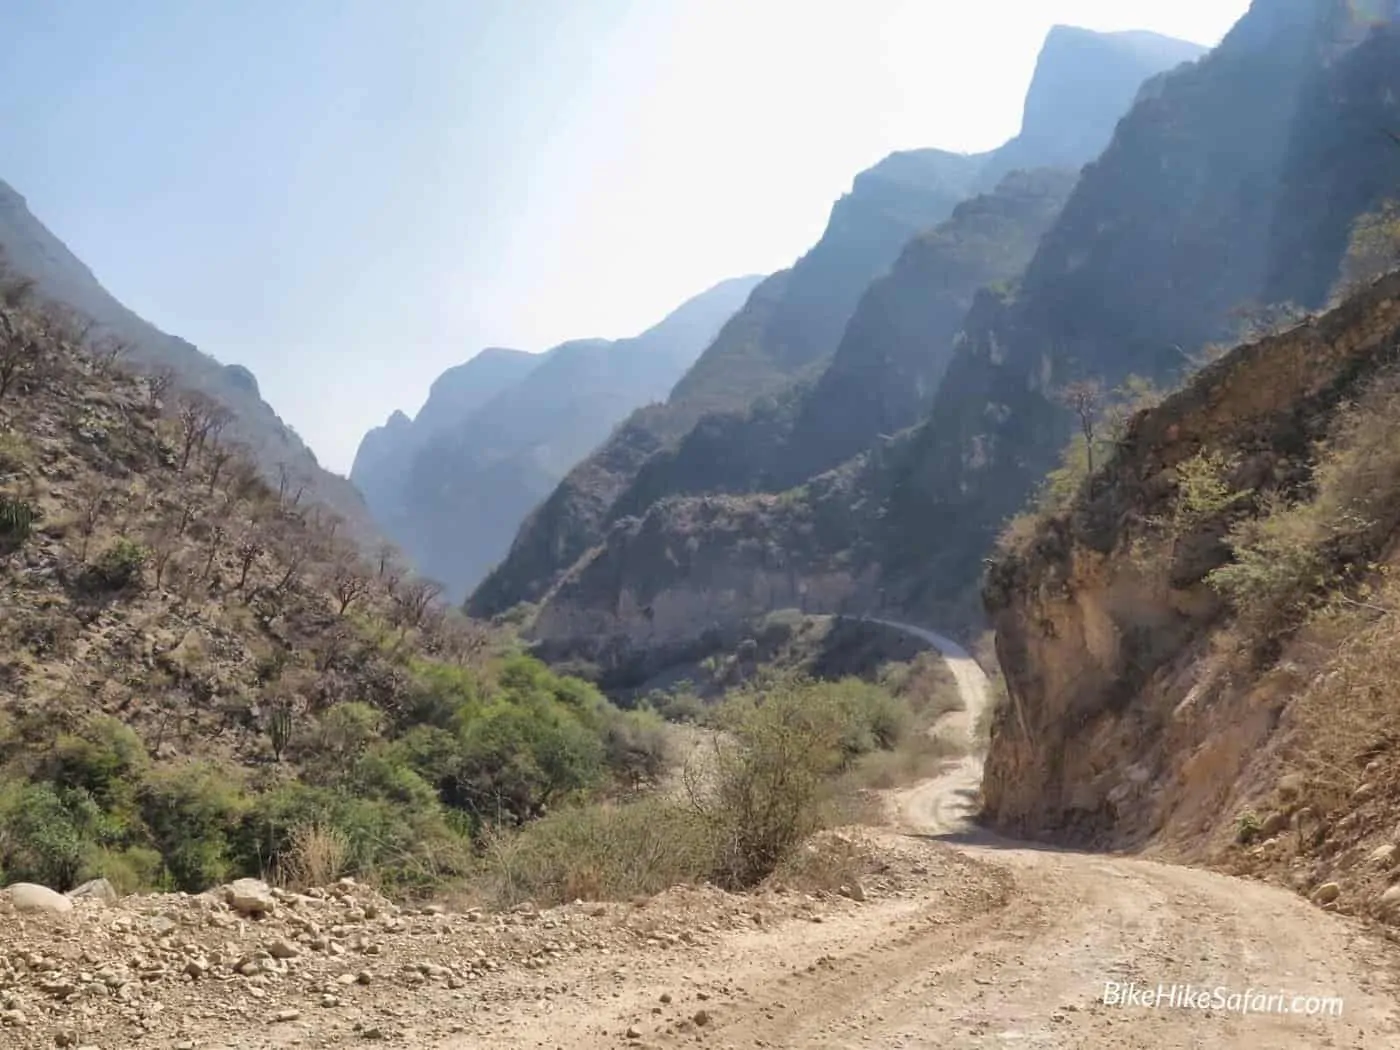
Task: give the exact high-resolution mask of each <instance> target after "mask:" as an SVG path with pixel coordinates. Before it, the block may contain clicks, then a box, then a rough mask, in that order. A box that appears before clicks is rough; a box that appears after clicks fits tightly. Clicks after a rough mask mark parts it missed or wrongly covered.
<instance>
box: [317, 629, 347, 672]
mask: <svg viewBox="0 0 1400 1050" xmlns="http://www.w3.org/2000/svg"><path fill="white" fill-rule="evenodd" d="M354 640H355V630H354V628H353V627H351V626H350V625H349V624H347V623H335V624H332V625H331V627H330V629H329V630H327V631H325V632H323V633H322V634H321V637H320V644H319V645H318V646H317V650H316V661H315V666H316V670H318V671H320V672H321V673H323V674H324V673H325V672H326V671H329V670H330V669H331V668H332V667H333V666H335V664H336V663H337V662H338V661H339V660H340V658H341V657H342V656H344V655H345V654H346V652H348V651H349V649H350V645H351V643H353V642H354Z"/></svg>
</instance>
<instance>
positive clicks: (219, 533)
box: [203, 525, 228, 580]
mask: <svg viewBox="0 0 1400 1050" xmlns="http://www.w3.org/2000/svg"><path fill="white" fill-rule="evenodd" d="M227 539H228V530H227V529H225V528H224V527H223V526H222V525H215V526H214V527H213V528H212V529H210V530H209V553H208V555H207V556H206V557H205V559H204V573H203V577H204V579H206V580H207V579H208V578H209V577H210V575H212V574H213V572H214V559H215V558H217V557H218V556H219V551H221V550H222V549H223V546H224V541H225V540H227Z"/></svg>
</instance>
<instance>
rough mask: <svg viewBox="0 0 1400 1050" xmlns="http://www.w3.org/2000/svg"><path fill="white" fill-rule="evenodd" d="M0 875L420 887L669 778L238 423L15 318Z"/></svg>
mask: <svg viewBox="0 0 1400 1050" xmlns="http://www.w3.org/2000/svg"><path fill="white" fill-rule="evenodd" d="M0 303H3V305H0V376H4V377H5V379H4V382H5V387H6V389H5V395H4V398H3V400H0V559H3V560H0V586H3V591H4V600H3V603H0V637H3V639H4V649H3V651H2V652H0V681H3V699H2V700H0V872H3V876H4V877H5V878H7V879H18V878H27V879H33V880H37V881H42V882H45V883H49V884H53V885H57V886H60V887H65V886H67V885H70V884H72V883H73V882H75V881H77V880H80V879H83V878H87V877H91V876H97V875H105V876H108V877H109V878H111V879H112V880H113V881H114V882H115V883H117V884H118V885H120V886H122V887H125V888H132V887H135V886H139V885H168V886H176V887H179V888H183V889H202V888H204V887H205V886H207V885H209V884H210V883H213V882H217V881H219V880H221V879H225V878H228V877H230V876H233V875H239V874H252V873H259V872H271V873H277V872H280V871H283V870H285V869H288V868H294V867H297V866H302V867H305V866H306V865H307V864H308V863H309V861H310V858H309V854H313V853H314V854H315V855H317V856H319V857H320V858H321V860H320V861H319V862H318V863H319V864H320V865H321V866H322V867H323V868H324V869H325V870H324V871H323V874H326V875H332V874H338V873H342V872H346V873H358V874H362V875H374V876H377V877H379V878H380V879H381V880H383V881H385V882H388V883H393V884H398V885H401V886H403V887H404V888H413V887H418V886H426V885H428V884H431V883H433V882H435V881H436V880H438V879H440V878H442V877H444V876H448V875H451V874H453V873H461V872H464V871H466V870H467V867H468V865H469V862H470V859H471V858H470V849H469V846H470V844H471V841H472V836H474V835H476V834H479V832H480V831H481V829H483V828H484V827H486V826H487V825H493V824H499V823H507V824H510V823H519V822H523V821H525V820H528V819H531V818H533V817H536V816H538V815H540V814H541V813H543V812H545V811H546V810H548V809H550V808H553V807H555V806H557V805H560V804H562V803H564V802H566V801H568V800H571V799H574V798H577V797H584V796H589V795H592V794H596V793H600V792H606V791H607V790H608V789H609V788H610V786H611V785H612V784H614V783H617V782H622V783H634V782H636V781H637V780H638V779H640V778H645V777H646V776H648V775H652V774H654V773H655V771H656V769H657V768H658V767H657V763H658V762H659V756H660V753H661V752H660V748H661V744H660V738H659V736H658V733H657V730H658V728H659V721H658V720H657V719H655V718H654V716H647V715H645V714H642V713H637V712H633V713H624V712H621V711H618V710H617V709H615V708H614V707H612V706H611V705H610V704H608V703H607V702H606V701H605V700H604V699H603V698H602V696H601V695H600V694H598V693H597V691H596V690H594V689H593V688H592V687H590V686H588V685H587V684H585V683H582V682H578V681H575V680H570V679H567V678H563V677H560V676H558V675H555V674H553V673H551V672H549V671H548V670H547V669H545V668H544V666H543V665H541V664H539V663H537V662H535V661H533V660H531V659H528V658H525V657H523V656H520V655H514V654H512V653H511V652H510V651H509V649H508V648H506V647H503V646H502V644H501V641H500V639H497V638H494V637H492V636H490V635H488V634H487V633H486V632H484V631H483V630H482V629H481V628H480V627H479V626H475V625H472V624H470V623H469V622H467V621H466V620H464V619H463V618H461V617H460V616H459V615H457V614H455V613H453V612H452V611H450V610H448V609H447V608H445V607H443V606H442V605H441V603H439V602H438V601H437V600H436V596H437V587H436V585H435V584H433V583H432V582H431V581H427V580H422V579H417V578H414V577H413V576H411V575H410V574H408V573H406V572H405V571H404V570H403V568H402V567H401V566H400V565H399V564H398V563H397V562H396V561H395V559H394V556H393V553H392V552H391V551H389V550H387V549H386V550H383V551H380V552H379V553H378V554H377V556H376V557H374V558H373V559H369V560H367V559H365V558H364V557H362V556H361V555H360V554H359V553H358V552H357V550H356V548H355V547H354V546H353V545H352V544H351V543H350V542H349V541H348V540H347V539H346V538H345V536H344V531H345V530H344V529H343V527H342V525H341V522H340V520H339V519H338V518H337V517H335V516H334V515H333V514H331V513H330V512H328V511H326V510H325V509H324V508H323V507H321V506H319V505H315V504H311V503H309V502H308V501H307V500H306V499H305V498H304V493H303V492H302V490H301V489H300V488H299V487H298V486H297V485H296V484H295V483H294V481H293V480H292V479H291V478H290V477H286V478H284V479H283V481H282V483H281V484H280V485H269V484H266V483H264V482H263V481H261V480H260V479H259V477H258V475H257V472H256V470H255V469H254V467H253V466H252V464H251V462H250V461H249V460H248V459H247V458H246V457H245V456H244V454H243V452H242V450H240V449H239V448H238V447H237V446H235V445H233V444H232V443H230V442H228V441H226V440H225V439H224V427H225V425H226V422H227V419H228V417H227V414H226V413H225V412H224V411H223V410H222V409H221V408H220V407H219V406H218V405H217V404H216V403H214V402H212V401H211V400H209V399H208V398H206V397H203V396H201V395H199V394H197V393H189V392H181V391H178V390H176V389H174V388H173V387H171V386H169V385H168V384H167V383H166V382H164V381H163V380H162V379H161V378H160V377H157V378H154V379H152V378H137V377H134V376H131V375H127V374H125V373H123V372H121V371H120V369H119V368H117V367H116V365H115V364H114V362H112V361H111V360H109V359H107V357H105V356H104V355H103V354H102V353H101V352H100V349H95V348H93V347H91V346H88V345H86V344H85V342H84V339H83V336H84V333H83V332H82V330H81V329H79V328H77V327H75V326H74V325H73V324H72V322H71V319H70V318H68V317H67V316H66V315H65V314H64V313H63V312H62V311H60V310H57V309H55V308H53V307H51V306H48V305H46V304H43V303H38V302H35V301H33V300H31V298H30V295H29V290H28V288H27V287H26V286H25V285H24V283H23V282H18V281H15V280H13V279H7V280H6V281H5V282H4V295H3V298H0Z"/></svg>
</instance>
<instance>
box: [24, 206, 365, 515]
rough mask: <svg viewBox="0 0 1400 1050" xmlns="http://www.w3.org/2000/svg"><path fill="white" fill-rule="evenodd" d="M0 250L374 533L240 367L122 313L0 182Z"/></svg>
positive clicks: (40, 288)
mask: <svg viewBox="0 0 1400 1050" xmlns="http://www.w3.org/2000/svg"><path fill="white" fill-rule="evenodd" d="M0 250H2V251H3V255H4V261H5V264H6V265H7V266H9V267H10V268H11V269H12V270H14V271H15V272H16V273H19V274H21V275H24V276H26V277H28V278H30V279H32V280H33V281H34V282H35V288H36V290H37V292H38V293H39V294H40V295H41V296H42V297H43V298H45V299H48V300H51V301H54V302H57V303H60V304H62V305H64V306H66V307H68V308H70V309H71V310H73V311H75V312H76V313H78V314H79V315H81V316H83V317H86V318H89V319H91V320H92V321H93V322H95V323H96V325H97V328H96V330H95V331H94V333H93V336H94V337H95V338H99V337H101V336H103V335H108V336H112V337H115V338H117V339H119V340H121V341H122V342H124V343H125V344H126V345H127V347H128V350H129V352H128V354H127V355H126V358H125V362H126V363H127V364H129V365H131V366H133V367H135V368H137V369H138V370H143V371H148V372H150V371H156V370H162V369H169V370H171V372H172V373H173V374H174V376H175V380H176V383H177V384H178V385H179V386H181V387H183V388H186V389H191V390H198V391H201V392H203V393H205V394H208V395H210V396H211V397H213V398H215V399H216V400H217V401H219V402H220V403H222V404H223V405H224V406H225V407H226V408H228V409H229V410H230V411H231V412H232V414H233V417H234V420H233V424H232V425H231V426H230V428H229V430H228V431H227V432H226V437H229V438H232V439H233V440H235V441H237V442H240V443H242V444H243V445H245V446H247V448H248V449H249V450H250V451H251V453H252V454H253V457H254V459H255V460H256V462H257V464H258V465H259V467H260V468H261V469H262V471H263V473H264V475H265V476H266V477H268V478H269V479H270V480H272V482H273V483H274V484H276V479H277V477H278V475H279V472H281V471H282V470H289V471H290V472H291V473H292V474H293V475H296V476H298V477H299V478H301V479H304V480H305V481H306V482H307V485H308V491H309V493H310V494H311V495H312V496H313V497H314V498H315V499H317V500H319V501H321V502H323V503H325V504H327V505H328V506H330V507H331V508H333V509H334V510H335V511H336V512H337V513H339V514H340V515H341V516H342V517H343V518H345V519H346V521H347V522H348V523H349V526H350V528H351V530H352V531H353V533H354V534H355V535H356V536H357V538H359V539H360V540H362V541H365V542H370V541H373V540H376V539H378V538H380V534H379V532H378V530H377V529H376V528H375V526H374V523H373V521H372V519H371V517H370V515H369V512H368V508H367V507H366V506H365V502H364V500H363V499H362V498H361V496H360V493H359V492H358V491H356V489H355V486H354V485H352V484H351V483H350V482H349V481H347V480H346V479H345V478H343V477H340V476H339V475H337V474H332V473H331V472H330V471H327V470H324V469H323V468H322V467H321V466H320V464H319V463H317V461H316V456H315V454H314V453H313V452H312V451H311V449H310V448H308V447H307V446H306V444H305V443H304V442H303V441H302V440H301V438H300V437H299V436H297V434H296V432H295V431H294V430H292V428H291V427H289V426H287V424H285V423H284V422H283V421H282V419H281V418H280V417H279V416H278V415H277V413H276V412H275V411H273V409H272V407H271V406H270V405H268V404H267V402H265V401H263V400H262V397H261V396H260V394H259V392H258V383H257V380H256V378H254V376H253V374H252V373H251V372H250V371H249V370H248V369H246V368H244V367H243V366H241V365H221V364H220V363H219V362H218V361H216V360H215V359H214V358H212V357H210V356H209V355H208V354H205V353H203V352H202V351H200V350H199V349H198V348H196V347H195V346H193V345H191V344H190V343H187V342H185V341H184V340H183V339H179V338H177V337H175V336H172V335H167V334H166V333H165V332H162V331H161V330H160V329H158V328H156V327H155V326H154V325H152V324H150V323H149V322H147V321H145V320H143V319H142V318H140V317H138V316H137V315H136V314H134V313H132V312H131V311H130V310H128V309H127V308H126V307H125V306H123V305H122V304H121V303H119V302H118V301H117V300H116V299H114V298H113V297H112V295H111V294H110V293H109V292H108V291H107V290H106V289H105V288H104V287H102V285H101V284H100V283H99V282H98V280H97V278H96V277H95V276H94V275H93V273H92V271H91V270H89V269H88V268H87V266H85V265H84V264H83V263H82V261H81V260H79V259H78V258H77V257H76V256H75V255H73V253H72V252H71V251H69V250H68V247H67V245H65V244H64V243H63V242H62V241H60V240H59V239H58V238H57V237H55V236H54V235H53V233H51V232H50V231H49V230H48V228H47V227H45V226H44V224H43V223H42V222H40V221H39V220H38V219H37V218H36V217H35V216H34V215H33V214H32V213H31V212H30V211H29V207H28V205H27V204H26V203H25V200H24V198H23V197H21V196H20V195H19V194H18V193H17V192H16V191H15V190H14V189H12V188H11V187H10V186H8V185H7V184H6V183H4V182H0Z"/></svg>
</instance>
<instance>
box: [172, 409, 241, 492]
mask: <svg viewBox="0 0 1400 1050" xmlns="http://www.w3.org/2000/svg"><path fill="white" fill-rule="evenodd" d="M175 419H176V421H177V422H178V423H179V426H180V466H179V470H180V472H181V473H182V474H183V473H184V472H185V470H186V468H188V467H189V465H190V459H191V457H193V455H194V453H195V452H196V451H197V450H199V449H202V448H203V447H204V443H205V442H206V441H208V440H209V438H210V436H216V435H217V434H218V432H219V431H222V430H223V428H224V427H225V426H227V425H228V423H229V420H230V416H229V412H228V410H227V409H226V408H224V407H223V406H222V405H220V404H219V403H218V402H217V401H215V400H214V399H213V398H212V397H210V396H209V395H207V394H202V393H200V392H198V391H190V392H188V393H185V394H184V395H182V396H181V398H180V405H179V408H178V409H177V410H176V414H175Z"/></svg>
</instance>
